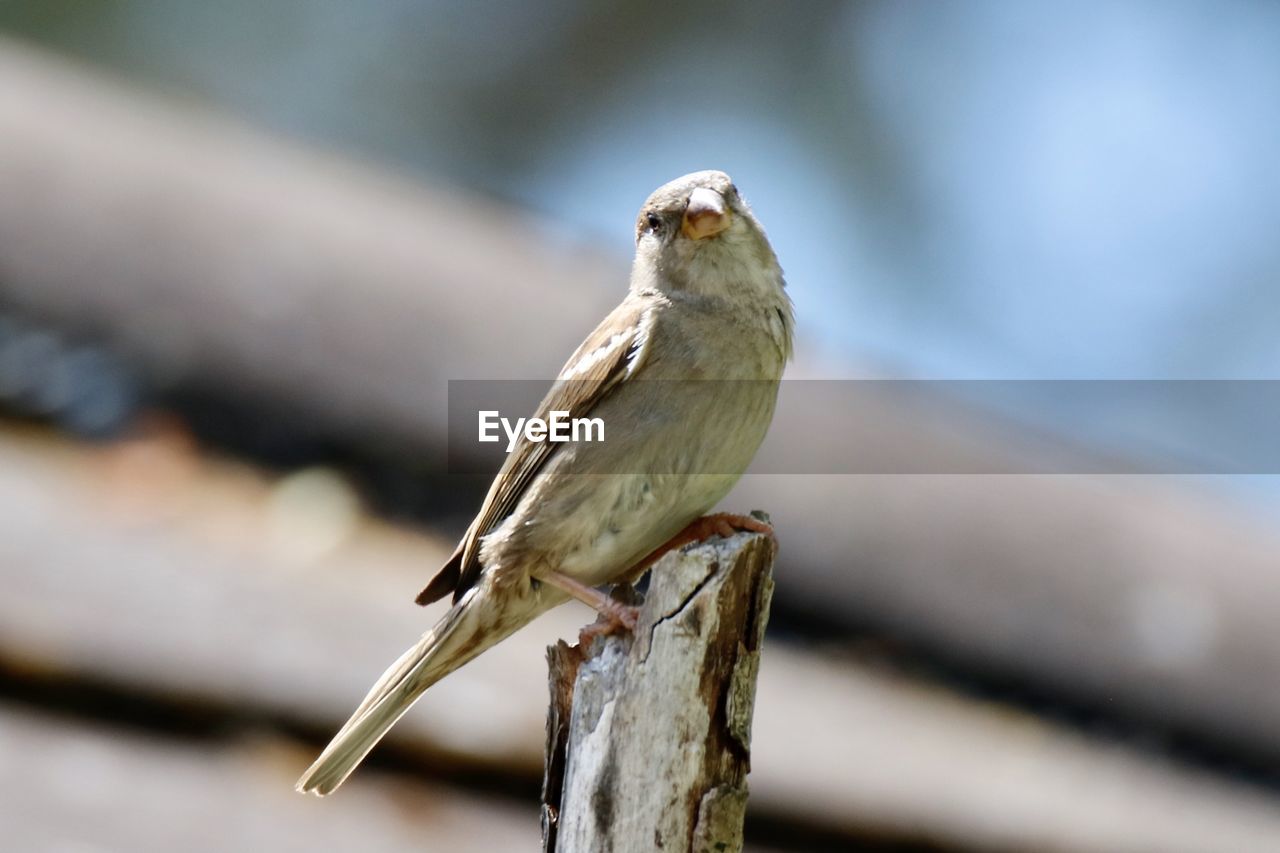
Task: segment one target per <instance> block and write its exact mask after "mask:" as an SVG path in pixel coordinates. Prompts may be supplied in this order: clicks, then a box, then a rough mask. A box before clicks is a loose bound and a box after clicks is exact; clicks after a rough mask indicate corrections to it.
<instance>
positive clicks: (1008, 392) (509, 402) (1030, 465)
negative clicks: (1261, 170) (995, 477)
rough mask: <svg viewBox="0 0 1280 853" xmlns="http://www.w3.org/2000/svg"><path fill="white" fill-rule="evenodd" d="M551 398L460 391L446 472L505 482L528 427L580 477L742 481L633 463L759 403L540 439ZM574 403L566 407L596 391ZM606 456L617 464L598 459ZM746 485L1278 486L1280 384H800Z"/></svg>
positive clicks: (582, 428) (663, 397)
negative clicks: (576, 466) (670, 422)
mask: <svg viewBox="0 0 1280 853" xmlns="http://www.w3.org/2000/svg"><path fill="white" fill-rule="evenodd" d="M632 381H636V380H632ZM552 384H553V383H552V381H551V380H455V381H451V382H450V383H449V448H448V465H449V471H450V472H452V473H466V474H476V473H491V472H493V471H495V470H496V469H497V468H498V467H499V466H500V465H501V464H502V462H503V461H504V460H505V458H506V456H507V449H508V447H509V446H511V444H512V436H514V435H521V436H523V435H526V430H528V429H532V433H529V435H531V436H532V438H533V439H534V440H539V439H540V440H541V441H551V442H552V443H553V444H554V443H560V442H557V441H555V440H554V439H556V438H565V439H566V441H564V442H563V444H565V445H567V446H569V447H571V448H575V453H577V454H578V456H579V457H580V458H581V459H582V460H584V465H585V466H586V467H585V468H584V469H583V470H584V472H590V473H619V474H640V473H644V474H663V473H704V474H724V473H735V472H727V471H715V470H681V471H669V470H656V469H655V468H654V466H653V463H652V461H651V460H642V459H638V458H637V456H636V452H635V451H636V450H637V447H636V445H637V441H636V438H637V428H636V420H635V419H636V418H642V417H665V418H679V417H683V416H684V415H683V414H682V413H681V412H679V411H676V410H675V407H674V406H673V405H672V401H679V400H686V399H689V395H690V394H698V395H705V396H707V397H708V398H711V399H733V395H735V394H739V393H741V394H750V393H752V392H753V391H758V390H760V389H759V388H758V387H757V388H749V387H747V385H748V384H747V383H726V382H712V381H702V382H698V381H668V380H652V381H650V382H649V385H650V386H652V387H655V388H657V389H658V393H656V394H645V395H643V397H644V398H645V399H648V400H652V401H656V402H654V403H651V404H650V408H653V409H656V410H657V411H652V412H642V411H635V412H626V413H617V412H614V411H613V409H612V408H611V407H607V406H606V407H602V408H600V409H597V410H594V411H592V412H586V413H585V414H586V415H587V416H596V415H598V416H600V417H599V420H600V421H602V423H601V424H595V423H590V424H587V423H579V424H578V425H577V427H578V429H577V434H576V436H575V434H574V424H573V423H572V418H573V416H574V415H575V414H579V415H581V414H584V413H581V412H578V413H575V412H573V411H570V410H569V409H565V410H564V411H565V414H564V415H562V416H559V417H558V418H549V419H548V420H552V421H555V422H553V423H548V424H545V425H543V426H541V427H540V426H539V425H538V424H537V423H533V424H530V422H529V421H528V420H527V419H528V418H530V417H531V416H532V415H534V414H535V412H536V410H537V407H538V404H539V402H540V401H541V400H542V398H543V396H544V395H545V394H546V393H547V390H548V389H549V388H550V387H551V386H552ZM568 390H569V391H570V393H568V394H566V395H565V396H566V399H567V400H575V399H581V398H582V397H583V396H589V394H588V393H587V392H589V391H590V389H588V388H586V387H583V388H578V389H568ZM722 395H728V396H722ZM717 412H721V414H717ZM731 412H732V408H731V407H725V408H724V409H723V410H718V409H715V408H712V409H711V412H710V414H708V415H706V416H703V417H700V418H699V420H700V421H701V425H700V427H699V428H698V432H697V435H699V436H700V437H705V436H711V438H710V439H708V440H712V441H714V440H715V439H714V436H715V435H717V434H726V433H727V431H728V430H731V429H733V428H734V424H733V423H732V414H731ZM521 419H526V420H524V421H523V422H522V421H521ZM504 420H505V423H504ZM482 434H484V435H485V437H486V438H487V439H488V440H485V441H482V440H481V435H482ZM575 438H576V440H575ZM610 443H613V445H614V446H615V452H610V453H600V452H598V450H599V446H600V445H609V444H610ZM588 444H590V445H595V447H593V448H590V449H589V448H587V446H586V445H588ZM624 451H625V452H624ZM659 467H662V466H659ZM750 472H751V473H753V474H1027V473H1035V474H1118V473H1146V474H1197V475H1229V474H1280V380H1114V381H1096V380H1052V381H1039V380H1026V381H1022V380H995V381H988V380H974V381H969V380H942V381H934V380H788V381H784V382H783V383H781V386H780V387H779V390H778V401H777V408H776V411H775V415H774V419H773V425H772V428H771V429H770V431H769V435H768V437H767V438H766V440H765V442H764V444H763V446H762V447H761V449H760V452H759V454H758V455H757V457H756V460H755V462H754V463H753V465H752V467H751V468H750Z"/></svg>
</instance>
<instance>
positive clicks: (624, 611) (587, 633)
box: [538, 572, 640, 645]
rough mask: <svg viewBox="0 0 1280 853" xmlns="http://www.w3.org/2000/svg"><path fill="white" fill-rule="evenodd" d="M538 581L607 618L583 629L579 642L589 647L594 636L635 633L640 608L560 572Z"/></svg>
mask: <svg viewBox="0 0 1280 853" xmlns="http://www.w3.org/2000/svg"><path fill="white" fill-rule="evenodd" d="M538 579H539V580H541V581H542V582H543V583H548V584H550V585H551V586H554V587H555V588H556V589H558V590H560V591H561V592H564V593H565V594H567V595H569V596H570V597H572V598H576V599H578V600H579V601H581V602H582V603H583V604H586V605H587V606H588V607H590V608H592V609H593V610H595V611H596V612H597V613H599V614H600V615H601V616H602V617H604V620H605V621H604V622H597V623H596V624H595V625H589V626H587V627H586V628H583V629H582V631H581V632H580V633H579V635H578V642H579V643H583V645H585V644H586V642H589V641H590V640H591V638H592V637H595V636H597V635H600V634H606V635H607V634H613V633H615V632H617V631H619V630H622V629H625V630H627V631H634V630H635V628H636V622H637V621H638V618H639V615H640V608H638V607H632V606H631V605H628V604H623V603H622V602H621V601H618V600H617V599H616V598H612V597H610V596H609V595H607V594H605V593H603V592H601V591H600V590H598V589H596V588H595V587H592V586H587V585H586V584H584V583H583V582H582V581H579V580H575V579H573V578H571V577H569V576H568V575H566V574H562V573H560V572H543V573H541V574H539V575H538Z"/></svg>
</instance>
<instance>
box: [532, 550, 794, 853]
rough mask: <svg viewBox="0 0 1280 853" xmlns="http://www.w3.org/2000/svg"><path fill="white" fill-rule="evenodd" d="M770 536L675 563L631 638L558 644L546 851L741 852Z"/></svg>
mask: <svg viewBox="0 0 1280 853" xmlns="http://www.w3.org/2000/svg"><path fill="white" fill-rule="evenodd" d="M776 552H777V546H776V544H775V543H774V541H773V540H772V539H771V538H769V537H767V536H763V535H760V534H747V533H739V534H737V535H735V536H733V537H731V538H730V539H727V540H725V539H718V538H717V539H714V540H712V541H709V542H705V543H702V544H700V545H697V546H695V547H692V548H690V549H689V550H687V551H684V552H677V553H672V554H669V555H667V556H666V557H664V558H663V560H662V561H661V562H659V563H658V565H657V566H656V567H655V568H654V571H653V579H652V581H651V583H650V586H649V593H648V597H647V599H646V601H645V603H644V605H643V607H642V608H641V612H640V619H639V624H638V626H637V627H636V630H635V632H634V633H632V634H624V635H616V636H610V637H602V638H597V639H595V640H594V641H593V642H592V643H591V644H590V647H589V648H588V649H580V648H579V647H576V646H575V647H570V646H568V645H566V644H565V643H563V642H561V643H559V644H557V645H556V646H552V647H551V648H550V649H548V655H547V657H548V662H549V665H550V688H551V708H550V711H549V712H548V718H547V766H546V776H545V779H544V782H543V847H544V850H547V851H556V853H588V851H589V852H590V853H604V852H605V851H609V852H610V853H632V851H636V853H638V851H646V853H647V852H648V851H653V850H663V851H686V850H687V851H696V852H697V853H701V851H735V850H739V849H741V847H742V824H743V818H744V816H745V813H746V804H747V782H746V776H747V772H748V771H749V770H750V747H751V714H752V704H753V702H754V700H755V689H756V674H757V672H758V669H759V659H760V643H761V640H762V638H763V636H764V629H765V623H766V622H767V620H768V616H769V601H770V597H771V595H772V592H773V579H772V568H773V560H774V557H775V555H776Z"/></svg>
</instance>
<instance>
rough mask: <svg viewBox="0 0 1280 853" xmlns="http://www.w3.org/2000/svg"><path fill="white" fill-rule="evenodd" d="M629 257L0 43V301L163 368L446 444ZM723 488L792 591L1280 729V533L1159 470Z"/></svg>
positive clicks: (791, 426)
mask: <svg viewBox="0 0 1280 853" xmlns="http://www.w3.org/2000/svg"><path fill="white" fill-rule="evenodd" d="M619 227H621V226H619ZM624 274H625V268H624V265H623V263H622V259H601V258H600V257H598V256H597V255H596V254H594V253H592V252H590V251H587V250H585V249H582V248H580V247H568V246H563V245H554V244H553V243H552V241H551V240H549V239H548V238H547V237H546V234H545V233H544V232H543V231H542V230H540V227H539V225H538V224H537V223H535V222H533V221H532V220H531V219H530V218H529V217H526V216H521V215H518V214H516V213H514V212H512V211H509V210H506V209H504V208H501V207H500V206H498V205H495V204H490V203H487V202H484V201H480V200H477V199H474V198H471V197H469V196H466V195H464V194H462V193H458V192H447V191H442V190H439V189H430V188H425V187H419V186H416V185H412V184H411V183H410V182H409V181H407V180H403V179H396V178H393V177H390V176H386V175H382V174H378V173H376V172H373V171H371V170H368V169H363V168H359V167H355V166H352V165H349V164H347V163H344V162H341V161H339V160H336V159H334V158H332V157H326V156H321V155H317V154H315V153H311V152H307V151H304V150H301V149H300V148H298V147H296V146H290V145H286V144H282V143H280V142H278V141H273V140H270V139H267V138H264V137H262V136H260V135H258V134H255V133H252V132H250V131H248V130H246V129H244V128H241V127H238V126H235V125H233V124H232V123H230V122H227V121H220V120H216V119H212V118H209V117H207V116H204V115H201V114H198V113H196V112H194V111H192V110H190V109H189V108H187V107H185V106H182V107H180V106H175V105H174V104H171V103H165V102H162V101H158V100H153V99H149V98H146V97H143V96H140V95H138V94H137V93H135V92H132V91H128V90H126V89H123V88H121V87H118V86H115V85H112V84H109V83H107V82H104V81H103V80H101V79H98V78H97V77H95V76H93V75H92V74H90V73H86V72H85V71H84V70H83V69H78V68H73V67H71V66H69V65H68V64H66V63H65V62H63V61H60V60H56V59H52V58H50V57H48V56H45V55H41V54H38V53H35V52H33V51H31V50H29V49H26V48H23V47H21V46H19V45H17V44H15V43H13V42H9V41H0V300H3V301H6V302H10V303H13V304H16V305H18V306H20V307H21V308H22V309H23V310H25V311H28V312H30V313H32V314H33V315H34V316H38V317H41V318H48V319H50V320H52V321H55V322H58V323H62V324H65V325H67V326H69V327H71V328H82V329H91V330H93V331H95V333H97V334H99V335H101V336H103V337H105V338H106V339H108V340H110V341H113V342H114V343H116V344H117V345H118V346H119V347H120V348H121V349H122V350H123V351H125V352H128V353H131V354H133V355H134V356H135V357H136V358H137V359H138V360H139V362H140V363H141V364H142V365H143V366H144V367H145V368H146V369H147V370H149V371H151V373H152V375H153V377H154V378H155V379H156V381H159V382H162V383H172V384H201V385H210V384H212V385H218V386H222V387H224V388H228V389H234V392H235V393H236V394H237V395H239V396H238V398H237V399H244V400H246V405H249V404H251V401H254V400H256V401H258V402H259V403H261V404H262V405H263V406H265V407H267V409H268V410H271V411H280V410H283V411H285V412H288V413H292V414H293V416H295V417H300V418H305V419H306V420H307V422H308V423H310V424H313V425H315V426H316V428H317V429H323V430H325V431H327V433H329V434H332V435H334V436H338V437H342V438H347V439H350V440H353V441H364V442H371V443H374V444H379V445H385V446H387V447H393V448H398V449H399V451H400V452H403V453H405V454H406V455H407V457H412V458H414V459H419V458H423V457H434V458H440V457H442V455H443V445H442V436H443V434H444V424H445V411H444V409H445V389H446V380H448V379H450V378H458V377H502V378H509V377H518V376H523V377H531V378H532V377H537V376H547V375H550V374H551V373H553V372H554V371H555V369H556V368H557V367H558V366H559V364H560V362H561V359H562V358H563V357H564V355H565V354H566V353H567V352H569V351H570V349H571V347H572V346H573V345H574V344H576V343H577V341H578V340H580V338H581V335H582V333H583V332H584V330H585V329H587V328H588V327H589V326H590V325H591V324H592V323H593V322H594V321H595V319H596V318H598V317H599V316H600V315H601V314H602V313H603V312H604V310H605V309H606V308H607V307H608V306H609V305H610V304H612V303H613V302H614V301H615V300H616V298H617V297H618V295H619V294H620V292H621V290H622V282H623V278H624ZM849 373H850V370H849V367H848V366H847V365H830V364H826V365H823V364H821V363H818V362H816V361H814V360H812V359H809V360H805V359H803V358H802V360H801V363H800V364H799V365H797V368H796V370H795V371H794V372H793V374H792V375H793V376H815V375H816V376H833V375H836V376H840V375H845V376H847V375H849ZM832 423H834V424H839V425H840V429H839V431H836V430H833V429H830V428H828V429H826V430H825V431H824V429H823V424H832ZM770 441H771V443H772V445H774V446H775V447H782V448H783V449H784V450H785V448H786V447H788V446H798V445H807V446H811V447H814V448H821V449H822V451H823V452H825V453H829V454H832V456H831V457H830V458H833V459H838V458H841V456H840V455H841V454H844V453H848V452H849V449H850V448H851V447H870V448H880V449H885V450H886V451H888V450H892V448H894V447H908V448H934V449H935V451H936V453H937V458H938V459H939V461H940V462H946V461H947V460H953V461H954V460H959V461H961V462H965V463H972V464H976V465H977V467H978V468H980V469H982V470H1008V471H1019V470H1025V469H1024V468H1021V467H1019V463H1018V460H1019V459H1023V458H1025V456H1026V454H1025V453H1022V452H1020V449H1021V450H1025V449H1026V445H1027V444H1028V437H1027V436H1022V435H1019V434H1018V433H1017V432H1016V431H1008V430H1004V431H1001V430H997V429H994V428H993V425H992V424H990V423H984V422H983V421H982V420H981V419H977V420H975V419H973V418H970V417H966V416H965V414H964V413H962V412H960V411H958V410H948V409H947V407H946V406H945V405H944V406H942V407H941V408H939V409H935V410H933V411H932V415H931V416H930V417H928V418H926V417H922V416H921V413H920V412H919V411H918V410H915V409H912V408H903V407H898V406H895V405H893V404H892V403H890V402H886V403H885V404H884V405H882V406H866V407H864V408H862V409H859V410H858V411H854V412H850V411H841V412H827V411H812V410H808V409H805V410H793V409H789V408H786V407H784V408H783V410H782V411H780V412H779V417H778V422H777V424H776V425H775V429H774V431H773V433H772V436H771V439H770ZM1031 445H1032V446H1034V442H1031ZM731 500H732V501H733V503H734V504H735V505H738V506H744V507H751V506H764V505H767V506H770V507H771V508H773V507H776V513H775V514H776V516H777V519H778V528H779V531H780V534H781V538H782V541H783V546H784V547H783V551H782V557H781V559H782V561H783V562H782V569H781V571H780V574H781V576H783V577H785V578H786V579H787V581H786V583H784V584H783V585H782V587H781V589H780V590H779V603H780V604H781V605H783V606H784V607H791V606H792V605H794V609H807V610H808V611H810V612H812V613H813V614H814V615H815V617H820V618H823V619H825V620H828V621H835V622H839V623H842V624H849V623H852V624H856V625H862V626H866V625H872V626H875V627H877V628H878V629H881V630H886V629H887V630H892V631H895V632H897V633H899V634H900V635H902V636H903V637H905V638H906V639H908V640H910V641H912V642H916V643H919V644H920V645H921V646H923V647H927V648H931V649H933V650H935V651H936V652H941V653H944V654H951V655H954V656H956V657H957V658H958V659H963V660H964V661H965V662H966V663H967V665H970V666H973V665H975V664H976V665H978V666H981V667H984V668H988V669H991V670H994V671H996V672H999V673H1001V674H1003V675H1008V676H1011V677H1014V678H1017V679H1021V680H1024V681H1026V682H1028V683H1034V684H1038V685H1040V686H1042V687H1048V688H1050V689H1052V690H1057V691H1062V692H1064V693H1067V694H1070V695H1072V696H1074V697H1076V698H1078V699H1082V700H1083V701H1085V702H1088V703H1093V704H1094V705H1097V706H1099V707H1106V708H1108V709H1114V710H1115V711H1116V712H1118V713H1122V714H1128V715H1132V716H1135V717H1138V718H1141V719H1145V720H1148V721H1151V722H1154V723H1157V724H1160V725H1163V726H1171V727H1174V728H1177V729H1182V730H1186V731H1190V732H1193V733H1196V734H1197V735H1200V736H1206V737H1211V738H1221V739H1223V740H1224V741H1226V742H1230V743H1233V744H1235V745H1236V746H1237V747H1238V748H1239V749H1240V750H1241V751H1242V752H1247V753H1249V754H1260V755H1264V756H1271V757H1273V758H1274V757H1278V756H1280V732H1278V731H1277V728H1276V727H1275V725H1274V720H1275V719H1277V718H1278V717H1280V656H1277V655H1275V654H1274V649H1275V647H1276V643H1277V638H1278V634H1277V630H1278V629H1277V628H1276V623H1275V618H1274V615H1275V613H1277V612H1280V580H1277V578H1278V575H1277V572H1276V567H1277V565H1280V538H1277V536H1276V535H1275V533H1274V531H1273V530H1269V529H1265V528H1264V527H1263V526H1262V525H1260V524H1257V523H1250V522H1249V521H1248V520H1247V519H1245V517H1244V513H1243V512H1240V513H1232V512H1231V510H1230V509H1229V508H1228V507H1226V506H1225V505H1224V504H1222V502H1221V501H1217V500H1215V499H1209V498H1207V497H1206V496H1204V495H1202V494H1197V493H1196V492H1195V491H1194V490H1193V489H1192V488H1189V487H1185V486H1183V485H1181V484H1178V483H1174V482H1170V481H1167V480H1163V479H1158V478H1153V479H1138V478H1122V477H1113V478H1106V477H1031V476H1009V477H967V478H966V477H947V476H934V477H929V476H919V477H869V476H867V477H819V476H793V477H786V476H780V475H779V476H769V477H761V478H756V479H754V480H752V479H749V480H748V481H747V482H745V483H744V484H743V486H742V487H741V489H740V490H739V492H738V493H737V495H736V496H735V497H734V498H732V499H731ZM1215 503H1216V504H1217V505H1215Z"/></svg>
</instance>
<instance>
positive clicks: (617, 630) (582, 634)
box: [578, 599, 640, 649]
mask: <svg viewBox="0 0 1280 853" xmlns="http://www.w3.org/2000/svg"><path fill="white" fill-rule="evenodd" d="M609 601H610V602H612V604H613V605H615V606H613V607H610V608H609V609H608V610H607V611H601V612H600V616H599V617H598V618H597V619H596V621H594V622H592V623H591V624H590V625H587V626H586V627H584V628H582V629H581V630H580V631H578V646H579V647H581V648H583V649H585V648H587V647H588V646H590V645H591V641H592V640H594V639H595V638H596V637H611V636H613V635H614V634H621V633H628V632H631V631H634V630H635V629H636V625H637V624H639V621H640V608H639V607H635V606H633V605H630V604H623V603H622V602H620V601H614V600H613V599H609Z"/></svg>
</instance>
